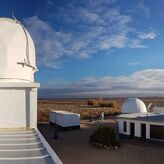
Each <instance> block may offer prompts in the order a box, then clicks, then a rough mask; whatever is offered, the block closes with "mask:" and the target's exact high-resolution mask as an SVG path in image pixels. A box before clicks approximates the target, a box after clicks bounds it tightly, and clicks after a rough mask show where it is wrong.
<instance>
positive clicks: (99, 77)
mask: <svg viewBox="0 0 164 164" xmlns="http://www.w3.org/2000/svg"><path fill="white" fill-rule="evenodd" d="M163 10H164V0H158V1H155V0H133V1H132V0H126V1H125V0H0V16H1V17H12V11H13V13H14V16H15V17H16V18H17V19H18V20H20V21H21V22H22V23H23V24H24V25H25V27H26V28H27V29H28V31H29V32H30V34H31V36H32V38H33V40H34V43H35V47H36V58H37V67H38V69H39V71H38V72H37V73H36V75H35V80H36V81H37V82H39V83H40V84H41V87H40V89H39V98H88V97H137V96H164V92H163V90H164V28H163V27H164V21H163V20H164V12H163Z"/></svg>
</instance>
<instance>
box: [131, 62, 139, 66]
mask: <svg viewBox="0 0 164 164" xmlns="http://www.w3.org/2000/svg"><path fill="white" fill-rule="evenodd" d="M139 64H141V63H140V62H129V63H128V65H131V66H135V65H139Z"/></svg>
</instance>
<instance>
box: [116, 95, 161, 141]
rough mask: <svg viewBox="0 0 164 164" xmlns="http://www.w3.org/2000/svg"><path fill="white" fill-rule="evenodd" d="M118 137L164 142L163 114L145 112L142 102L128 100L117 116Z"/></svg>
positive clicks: (133, 99) (132, 99)
mask: <svg viewBox="0 0 164 164" xmlns="http://www.w3.org/2000/svg"><path fill="white" fill-rule="evenodd" d="M118 128H119V134H120V136H124V137H131V138H139V139H141V138H142V139H149V140H151V141H153V142H161V141H162V142H164V113H163V114H162V113H153V112H152V113H149V112H147V109H146V105H145V104H144V102H143V101H142V100H140V99H137V98H128V99H127V100H126V101H125V102H124V103H123V105H122V107H121V114H120V115H119V116H118Z"/></svg>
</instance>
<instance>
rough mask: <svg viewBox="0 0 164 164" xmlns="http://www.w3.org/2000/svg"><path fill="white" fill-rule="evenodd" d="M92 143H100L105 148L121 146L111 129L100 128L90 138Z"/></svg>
mask: <svg viewBox="0 0 164 164" xmlns="http://www.w3.org/2000/svg"><path fill="white" fill-rule="evenodd" d="M90 141H91V143H99V144H102V145H104V146H112V147H114V146H118V147H119V146H120V144H119V142H118V141H117V139H116V134H115V132H114V130H113V129H112V128H111V127H108V126H100V127H98V128H97V129H96V130H95V131H94V132H93V134H92V135H91V136H90Z"/></svg>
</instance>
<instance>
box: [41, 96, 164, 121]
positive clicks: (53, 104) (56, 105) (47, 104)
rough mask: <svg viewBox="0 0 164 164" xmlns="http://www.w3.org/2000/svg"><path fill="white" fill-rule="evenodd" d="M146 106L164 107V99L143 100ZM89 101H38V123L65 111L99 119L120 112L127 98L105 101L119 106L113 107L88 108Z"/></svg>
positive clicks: (82, 116)
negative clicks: (52, 113) (50, 114)
mask: <svg viewBox="0 0 164 164" xmlns="http://www.w3.org/2000/svg"><path fill="white" fill-rule="evenodd" d="M141 99H142V100H143V101H144V102H145V104H146V105H148V104H149V103H153V105H155V104H157V103H158V105H164V98H158V99H157V98H155V97H152V98H141ZM87 101H88V99H61V100H38V123H47V122H48V119H49V118H48V117H49V116H48V113H49V111H50V110H52V109H53V110H65V111H71V112H75V113H79V114H80V115H81V118H82V119H83V118H87V117H99V115H100V113H101V112H104V113H105V115H111V114H114V113H118V112H120V107H121V105H122V103H123V102H124V101H125V98H113V99H104V101H108V102H116V103H117V106H116V107H114V108H111V107H88V106H87Z"/></svg>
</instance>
